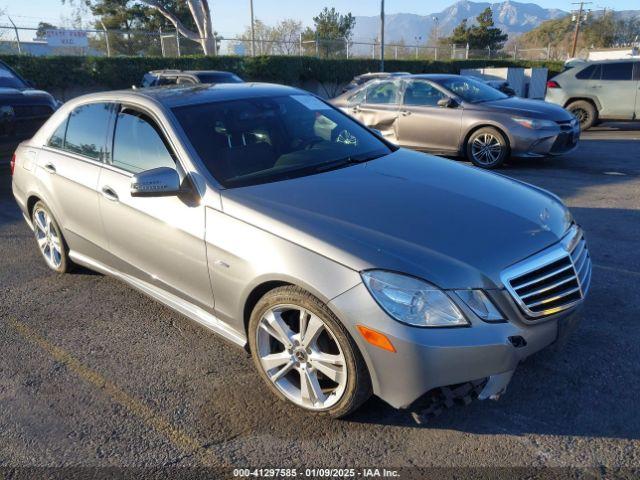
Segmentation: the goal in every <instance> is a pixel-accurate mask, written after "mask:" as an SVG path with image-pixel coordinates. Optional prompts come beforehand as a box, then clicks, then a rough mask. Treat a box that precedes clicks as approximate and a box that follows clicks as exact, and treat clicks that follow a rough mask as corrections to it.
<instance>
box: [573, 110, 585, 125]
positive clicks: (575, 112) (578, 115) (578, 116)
mask: <svg viewBox="0 0 640 480" xmlns="http://www.w3.org/2000/svg"><path fill="white" fill-rule="evenodd" d="M572 113H573V116H574V117H576V119H577V120H578V122H580V125H584V124H585V123H586V122H587V120H589V113H588V112H587V111H586V110H584V109H582V108H576V109H575V110H573V112H572Z"/></svg>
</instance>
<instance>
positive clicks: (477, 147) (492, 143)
mask: <svg viewBox="0 0 640 480" xmlns="http://www.w3.org/2000/svg"><path fill="white" fill-rule="evenodd" d="M466 150H467V158H468V159H469V160H471V162H472V163H473V164H474V165H475V166H476V167H480V168H498V167H499V166H500V165H502V164H503V163H504V161H505V160H506V158H507V156H508V155H509V144H508V142H507V139H506V138H505V136H504V135H503V134H502V133H500V132H499V131H498V130H496V129H495V128H492V127H485V128H481V129H479V130H476V131H475V132H473V133H472V134H471V137H469V140H468V141H467V149H466Z"/></svg>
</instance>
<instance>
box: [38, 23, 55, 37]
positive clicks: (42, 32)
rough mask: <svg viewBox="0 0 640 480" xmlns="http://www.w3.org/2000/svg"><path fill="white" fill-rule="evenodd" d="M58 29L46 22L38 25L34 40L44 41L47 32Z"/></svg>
mask: <svg viewBox="0 0 640 480" xmlns="http://www.w3.org/2000/svg"><path fill="white" fill-rule="evenodd" d="M57 29H58V27H56V26H55V25H51V24H50V23H47V22H40V23H38V29H37V30H36V40H46V38H47V30H57Z"/></svg>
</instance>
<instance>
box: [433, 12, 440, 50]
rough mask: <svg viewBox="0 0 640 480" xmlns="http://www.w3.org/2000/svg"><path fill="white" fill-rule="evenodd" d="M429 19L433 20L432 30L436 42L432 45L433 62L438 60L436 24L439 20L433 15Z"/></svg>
mask: <svg viewBox="0 0 640 480" xmlns="http://www.w3.org/2000/svg"><path fill="white" fill-rule="evenodd" d="M431 18H432V19H433V23H434V29H435V34H434V39H435V42H436V44H435V45H434V47H435V50H434V60H438V23H439V22H440V19H439V18H438V17H436V16H435V15H434V16H433V17H431Z"/></svg>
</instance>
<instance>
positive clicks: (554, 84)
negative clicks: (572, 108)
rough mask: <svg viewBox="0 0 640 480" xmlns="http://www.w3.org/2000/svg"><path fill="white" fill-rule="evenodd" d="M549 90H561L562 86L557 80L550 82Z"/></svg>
mask: <svg viewBox="0 0 640 480" xmlns="http://www.w3.org/2000/svg"><path fill="white" fill-rule="evenodd" d="M547 88H561V87H560V84H559V83H558V82H556V81H555V80H549V81H548V82H547Z"/></svg>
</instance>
